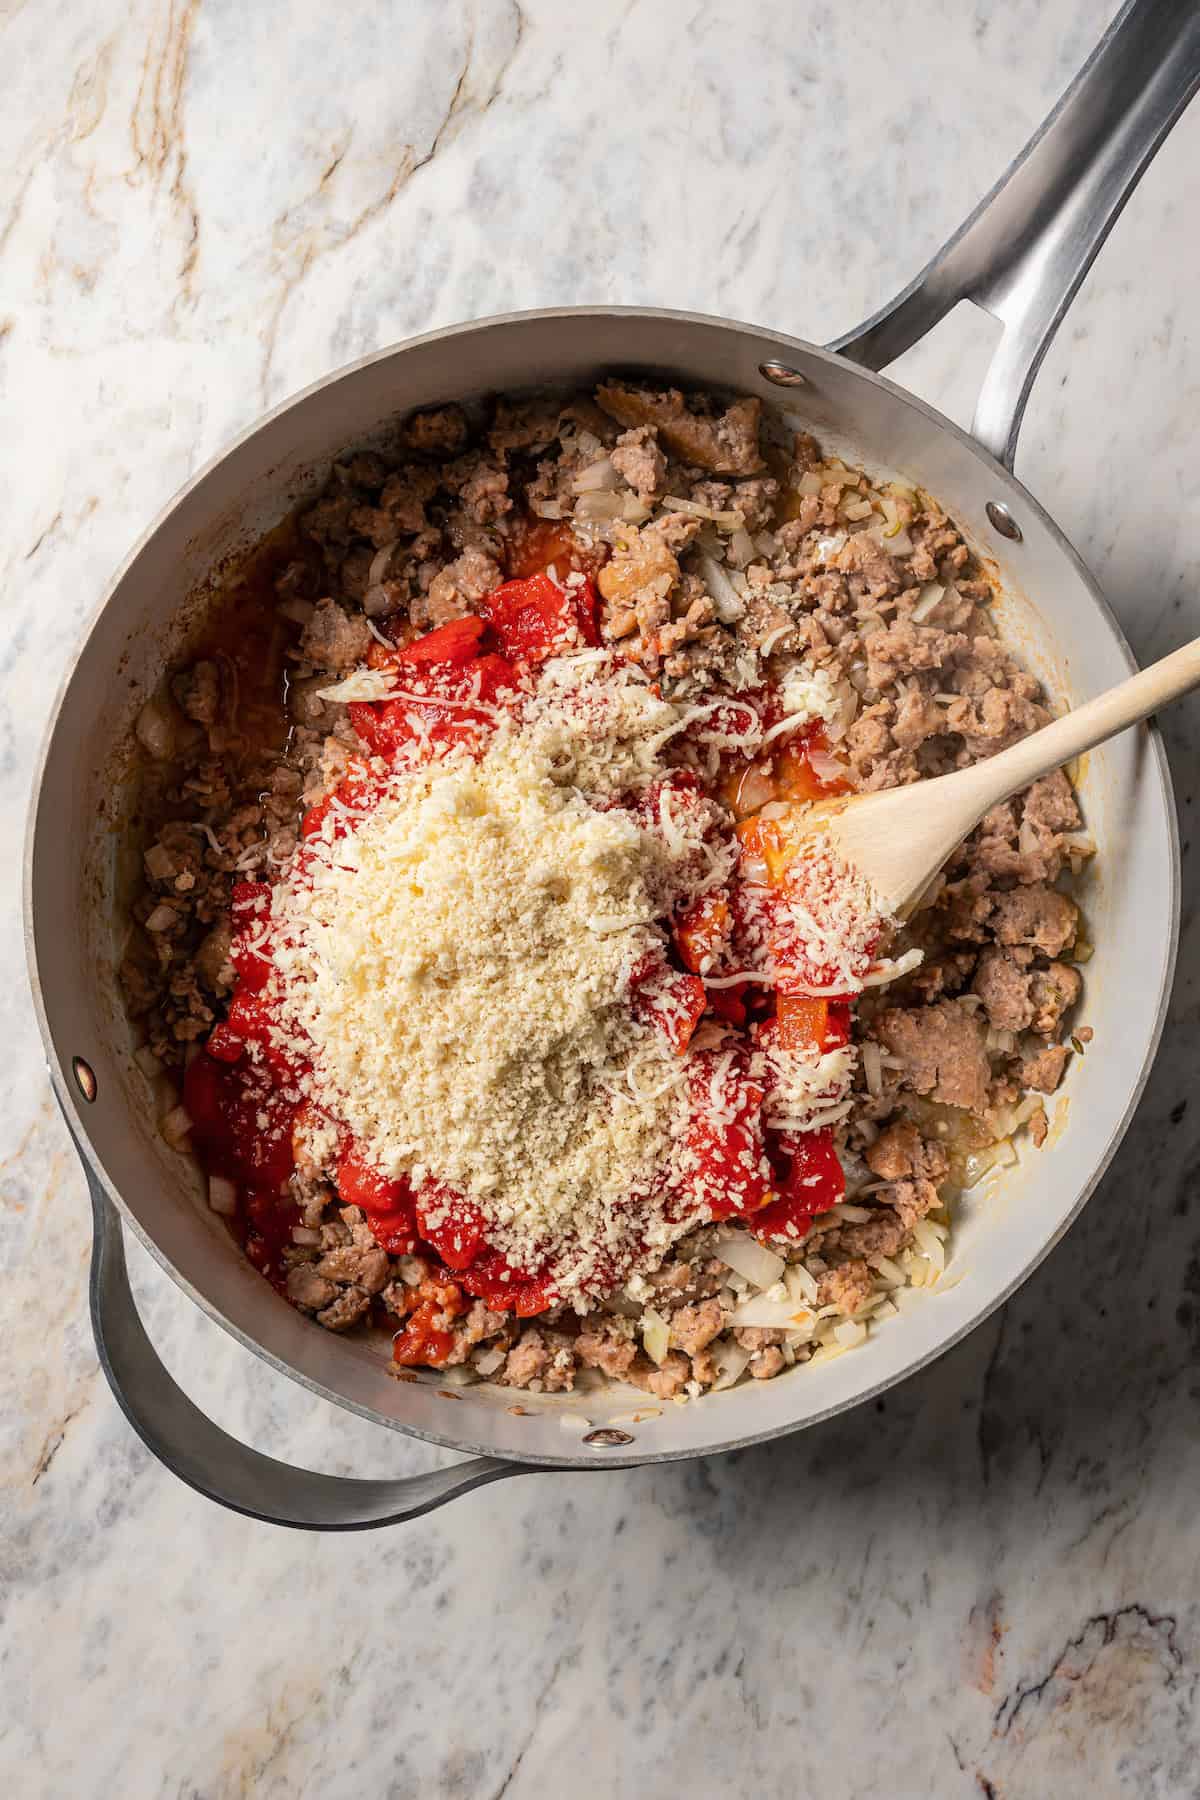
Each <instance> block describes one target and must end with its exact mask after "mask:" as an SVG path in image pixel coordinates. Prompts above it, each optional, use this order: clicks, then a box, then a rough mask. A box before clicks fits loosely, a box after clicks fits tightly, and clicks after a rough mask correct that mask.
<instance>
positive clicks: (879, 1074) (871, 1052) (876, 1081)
mask: <svg viewBox="0 0 1200 1800" xmlns="http://www.w3.org/2000/svg"><path fill="white" fill-rule="evenodd" d="M862 1066H863V1074H864V1075H865V1076H866V1078H867V1092H868V1093H869V1094H870V1095H871V1097H872V1099H875V1100H877V1099H878V1098H879V1096H880V1094H882V1092H883V1069H882V1067H881V1066H880V1062H879V1045H878V1044H873V1043H872V1042H871V1040H870V1038H864V1039H863V1043H862Z"/></svg>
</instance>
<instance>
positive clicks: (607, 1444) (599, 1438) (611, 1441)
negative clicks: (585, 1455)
mask: <svg viewBox="0 0 1200 1800" xmlns="http://www.w3.org/2000/svg"><path fill="white" fill-rule="evenodd" d="M583 1441H584V1443H585V1444H590V1445H591V1446H592V1448H593V1449H594V1450H616V1449H619V1448H620V1447H621V1445H622V1444H632V1442H633V1436H632V1434H631V1433H630V1432H628V1431H615V1430H614V1429H613V1427H612V1426H611V1425H609V1426H604V1427H602V1428H601V1429H600V1430H599V1431H589V1432H588V1434H587V1436H586V1437H585V1438H584V1440H583Z"/></svg>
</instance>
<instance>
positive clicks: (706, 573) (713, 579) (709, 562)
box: [696, 550, 746, 625]
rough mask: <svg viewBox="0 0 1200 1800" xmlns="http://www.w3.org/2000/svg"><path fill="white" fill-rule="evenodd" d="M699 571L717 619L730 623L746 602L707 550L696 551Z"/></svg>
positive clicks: (737, 617) (743, 610)
mask: <svg viewBox="0 0 1200 1800" xmlns="http://www.w3.org/2000/svg"><path fill="white" fill-rule="evenodd" d="M696 560H697V562H698V563H699V565H700V573H701V575H702V576H703V577H704V585H705V587H706V588H707V589H708V593H709V597H710V599H711V600H712V603H713V606H714V607H715V608H716V613H717V617H718V619H720V621H721V623H722V624H723V625H730V624H732V623H733V621H734V620H735V619H740V618H741V616H742V614H743V613H744V612H745V610H746V602H745V601H744V600H743V599H742V597H741V595H740V594H739V593H738V591H737V589H736V588H735V587H734V585H733V583H732V581H731V580H730V579H729V576H728V574H727V573H726V571H725V570H724V569H723V568H722V567H721V564H720V563H719V562H718V561H717V559H716V557H715V556H713V555H711V554H710V552H709V551H707V550H700V551H698V552H697V557H696Z"/></svg>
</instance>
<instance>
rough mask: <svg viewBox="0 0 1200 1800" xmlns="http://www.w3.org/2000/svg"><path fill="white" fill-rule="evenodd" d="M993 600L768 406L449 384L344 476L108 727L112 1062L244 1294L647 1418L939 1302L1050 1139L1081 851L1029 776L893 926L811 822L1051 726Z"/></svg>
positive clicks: (935, 531)
mask: <svg viewBox="0 0 1200 1800" xmlns="http://www.w3.org/2000/svg"><path fill="white" fill-rule="evenodd" d="M268 578H269V589H270V592H269V595H268V597H267V599H266V600H265V601H264V599H263V598H262V590H263V586H264V583H267V582H268ZM991 599H992V592H991V587H990V584H989V581H988V579H987V577H986V575H985V574H984V573H983V571H982V570H981V569H980V568H979V567H978V565H977V564H976V563H975V562H974V560H973V559H972V557H971V555H970V554H969V552H968V549H967V547H966V546H965V544H964V543H963V542H962V540H961V538H960V536H959V534H958V532H957V531H956V529H955V528H954V526H953V525H952V524H951V522H950V521H949V520H948V519H947V518H946V517H945V515H944V514H943V513H942V512H941V511H940V509H939V508H938V507H937V506H936V505H935V504H934V503H933V502H932V501H931V500H930V499H929V498H928V496H926V495H923V494H920V493H917V492H914V491H913V490H911V489H909V488H906V487H904V486H903V485H900V484H896V483H890V484H886V485H883V486H881V487H877V486H875V485H873V484H872V482H871V481H870V479H869V478H868V477H867V476H865V475H863V474H861V473H860V472H858V471H856V470H854V469H851V468H848V467H846V466H845V465H843V464H842V463H841V462H839V461H837V460H836V459H827V458H825V457H824V456H823V455H822V453H821V451H820V449H819V447H818V446H817V444H816V443H815V442H814V441H813V440H812V439H811V438H810V437H807V436H800V437H798V438H796V437H793V436H792V435H790V434H789V433H787V432H786V431H784V429H783V428H782V426H781V425H778V424H777V423H776V422H775V421H773V420H769V419H768V420H764V419H763V418H761V417H760V409H759V403H758V402H757V401H755V400H738V401H735V402H734V403H732V404H727V403H725V402H722V401H718V400H716V399H713V398H711V397H707V396H692V397H689V398H688V399H687V400H686V401H685V400H684V398H683V397H682V396H680V395H679V394H677V393H674V392H667V393H661V392H653V391H649V390H645V389H642V388H638V387H632V386H626V385H622V384H618V383H609V384H606V385H604V386H602V387H601V388H600V389H599V390H598V391H597V392H596V394H595V395H594V396H576V397H575V398H573V399H570V400H567V401H565V402H564V401H562V400H559V399H534V400H531V401H514V402H509V401H503V400H502V401H500V402H499V403H498V404H497V405H496V406H495V408H494V409H493V410H492V412H491V414H490V416H489V418H488V419H487V420H486V421H485V422H484V423H482V424H481V425H480V426H479V427H478V428H477V429H476V430H474V431H473V430H472V429H471V428H470V426H469V424H468V420H467V418H466V416H465V415H464V414H463V413H462V412H461V411H460V410H459V409H458V408H457V407H443V408H439V409H435V410H432V411H427V412H424V413H419V414H417V415H415V416H414V417H412V418H410V419H409V420H407V421H406V422H405V423H404V424H403V425H402V426H401V427H400V429H399V432H398V434H397V436H396V440H395V442H394V444H393V445H392V446H391V447H390V448H389V449H388V450H387V451H386V452H376V451H371V452H360V453H357V454H352V455H350V456H348V457H347V458H346V460H345V461H344V462H341V463H339V464H337V465H336V466H335V468H334V471H333V473H332V475H331V478H330V481H329V484H328V486H327V488H326V490H325V492H324V493H323V494H322V496H321V497H320V498H319V499H318V500H317V502H316V503H315V504H314V505H313V506H312V507H311V508H309V509H308V510H307V511H305V512H303V513H302V514H301V515H300V517H299V518H298V520H296V521H294V522H293V523H292V525H291V526H290V527H289V528H288V529H287V530H285V531H284V532H282V533H280V534H277V535H276V537H275V538H274V539H273V540H272V542H271V543H269V544H268V545H267V546H266V547H265V548H264V551H263V552H262V553H261V554H260V557H259V559H258V562H257V564H256V577H255V579H254V580H250V579H247V580H246V581H245V582H244V583H243V585H242V588H241V589H240V590H235V592H234V593H233V595H232V596H231V598H230V600H229V601H228V603H227V606H226V609H225V612H224V615H223V618H222V620H221V622H220V623H219V625H218V626H216V627H214V635H213V639H212V642H211V644H210V645H209V646H207V647H206V648H205V649H204V650H202V652H201V653H200V654H199V655H197V657H196V658H195V660H194V661H192V662H191V663H190V664H188V665H187V666H186V667H184V668H182V669H180V670H179V671H178V673H176V674H175V675H174V677H173V678H172V680H171V682H170V692H169V696H164V697H163V698H161V699H155V700H153V701H151V702H149V703H148V704H147V706H146V708H145V709H144V710H143V714H142V716H141V719H140V721H139V735H140V737H141V738H142V741H143V744H144V746H145V747H146V749H147V750H148V751H149V753H150V756H151V757H152V758H153V759H155V760H154V761H153V764H152V767H151V770H150V774H149V776H148V781H147V791H146V797H145V812H146V816H147V818H148V819H149V821H150V822H151V831H150V837H149V842H148V848H147V849H146V851H145V856H144V865H145V875H146V885H145V890H144V891H143V893H142V894H141V895H140V897H139V898H138V900H137V902H136V904H135V907H134V916H135V920H136V926H137V928H136V930H135V932H134V934H133V938H132V941H131V945H130V950H129V954H128V956H127V957H126V960H125V964H124V966H123V970H122V976H123V980H124V984H125V989H126V994H127V998H128V1002H129V1006H130V1010H131V1012H132V1013H133V1014H134V1015H135V1017H136V1018H137V1019H138V1020H139V1021H141V1023H142V1024H143V1026H144V1030H145V1036H146V1045H145V1047H144V1048H143V1050H142V1051H141V1052H140V1053H139V1057H140V1060H141V1061H142V1063H143V1065H144V1066H145V1067H146V1068H147V1070H150V1069H161V1068H164V1067H165V1068H166V1069H167V1070H168V1071H169V1072H170V1073H171V1074H172V1075H173V1076H174V1078H175V1079H176V1080H177V1082H179V1083H180V1084H181V1089H182V1097H181V1099H180V1100H179V1101H178V1103H177V1104H176V1105H174V1106H173V1107H172V1108H171V1109H170V1110H169V1111H168V1113H167V1115H166V1117H165V1119H164V1123H163V1129H164V1131H165V1132H166V1134H167V1136H168V1138H169V1139H170V1140H171V1141H173V1142H174V1143H176V1144H177V1145H178V1146H179V1147H181V1148H185V1149H191V1150H194V1151H195V1152H196V1154H197V1155H198V1156H199V1158H200V1160H201V1163H202V1164H203V1166H204V1168H205V1169H206V1171H207V1173H208V1179H209V1195H210V1202H211V1204H212V1205H213V1207H214V1208H215V1210H217V1211H218V1212H220V1213H223V1214H224V1215H225V1216H226V1217H227V1218H228V1220H229V1223H230V1226H231V1229H233V1230H234V1232H235V1233H236V1235H237V1236H238V1238H239V1240H240V1241H241V1242H242V1243H243V1244H244V1246H245V1249H246V1253H247V1255H248V1256H249V1257H250V1259H251V1260H252V1261H253V1262H254V1263H255V1264H256V1266H257V1267H259V1268H260V1269H261V1270H262V1272H263V1273H264V1274H265V1275H266V1276H267V1277H268V1279H270V1280H271V1281H272V1283H273V1284H274V1285H275V1286H276V1287H277V1288H278V1289H279V1291H280V1292H282V1293H284V1294H286V1295H287V1297H288V1298H289V1299H290V1300H291V1301H292V1302H293V1303H294V1304H295V1305H296V1306H298V1307H300V1308H301V1309H302V1310H304V1311H306V1312H308V1313H310V1314H312V1315H313V1316H314V1317H315V1318H316V1319H317V1320H318V1321H319V1323H320V1324H322V1325H324V1326H326V1327H327V1328H329V1329H331V1330H344V1329H348V1328H352V1327H359V1328H361V1327H366V1326H369V1325H372V1324H373V1325H376V1326H384V1327H386V1328H387V1329H388V1330H390V1331H391V1332H392V1333H393V1334H394V1351H393V1354H394V1359H395V1362H396V1364H397V1365H398V1366H399V1367H401V1368H408V1367H430V1368H437V1369H443V1370H447V1371H455V1370H457V1371H459V1374H458V1375H457V1376H451V1377H450V1378H452V1379H470V1378H472V1377H483V1378H489V1379H493V1380H497V1381H500V1382H503V1383H506V1384H508V1385H510V1386H512V1387H519V1388H529V1389H532V1390H534V1391H561V1390H566V1389H570V1388H571V1387H572V1386H573V1385H574V1384H575V1383H576V1382H577V1381H581V1382H582V1381H585V1380H587V1379H589V1378H591V1379H595V1376H591V1377H589V1376H588V1375H587V1374H586V1373H585V1372H587V1371H601V1372H602V1373H603V1374H605V1375H608V1376H612V1377H616V1378H619V1379H622V1380H626V1381H630V1382H633V1383H634V1384H636V1385H637V1386H639V1387H642V1388H644V1389H647V1390H648V1391H650V1392H651V1393H653V1394H656V1395H659V1396H662V1397H669V1398H681V1397H684V1396H687V1395H693V1396H695V1395H698V1394H700V1393H702V1392H703V1391H704V1390H705V1389H708V1388H710V1387H725V1386H729V1385H732V1384H733V1383H734V1382H736V1381H738V1380H739V1379H742V1378H743V1377H744V1376H752V1377H757V1378H760V1379H761V1378H766V1377H769V1376H773V1375H775V1374H777V1373H779V1372H780V1371H781V1370H782V1369H784V1368H786V1367H788V1366H790V1365H792V1364H794V1363H796V1362H808V1361H816V1360H822V1359H827V1358H829V1357H832V1356H835V1355H838V1354H841V1353H842V1352H843V1351H844V1350H845V1349H847V1348H850V1347H852V1346H853V1345H855V1344H856V1343H859V1342H861V1341H862V1340H863V1338H864V1337H865V1336H866V1335H867V1333H868V1331H869V1329H870V1328H871V1327H872V1325H873V1324H874V1323H876V1322H878V1321H880V1320H882V1319H884V1318H886V1317H888V1316H890V1315H891V1314H893V1313H894V1312H895V1311H896V1310H897V1302H898V1299H901V1301H902V1297H903V1295H904V1294H905V1293H906V1291H907V1290H908V1289H909V1288H911V1287H920V1286H927V1285H929V1284H930V1283H932V1282H934V1281H936V1279H937V1278H938V1276H939V1274H940V1272H941V1270H942V1268H943V1266H944V1260H945V1245H946V1239H947V1236H948V1232H949V1226H950V1209H951V1207H952V1203H953V1199H954V1196H955V1194H956V1192H957V1191H958V1190H959V1189H960V1188H961V1187H963V1186H965V1185H968V1184H969V1183H970V1182H971V1181H973V1180H974V1179H976V1178H977V1177H978V1175H979V1174H980V1173H982V1171H983V1170H984V1169H986V1168H987V1167H988V1166H990V1165H991V1164H992V1163H993V1162H995V1161H1000V1162H1006V1161H1015V1160H1016V1152H1015V1150H1014V1149H1013V1147H1012V1140H1013V1137H1014V1135H1015V1134H1016V1133H1017V1132H1018V1131H1020V1130H1021V1129H1022V1128H1023V1127H1027V1128H1028V1131H1029V1133H1030V1135H1031V1137H1032V1140H1033V1142H1034V1143H1035V1144H1036V1143H1040V1142H1041V1141H1042V1140H1043V1138H1044V1136H1045V1133H1046V1129H1047V1121H1046V1116H1045V1111H1044V1106H1043V1102H1042V1098H1041V1096H1042V1095H1043V1094H1046V1093H1050V1092H1053V1091H1054V1089H1055V1088H1056V1087H1057V1086H1058V1083H1059V1081H1060V1080H1061V1078H1062V1074H1063V1070H1064V1067H1065V1064H1066V1062H1067V1060H1068V1057H1069V1055H1070V1048H1069V1045H1070V1042H1071V1040H1069V1039H1068V1038H1066V1037H1065V1035H1064V1034H1065V1021H1066V1019H1067V1017H1068V1015H1069V1014H1070V1012H1071V1009H1072V1008H1073V1007H1074V1005H1075V1003H1076V1001H1077V1000H1078V997H1079V993H1080V985H1081V982H1080V976H1079V973H1078V969H1077V967H1076V964H1077V963H1078V962H1081V961H1083V960H1084V959H1085V958H1086V955H1087V954H1088V950H1087V945H1086V943H1085V942H1083V940H1082V937H1081V933H1080V925H1079V912H1078V908H1077V906H1076V904H1075V902H1074V900H1073V899H1072V898H1071V897H1070V895H1069V893H1067V892H1065V891H1064V884H1065V882H1066V880H1067V878H1068V877H1069V875H1070V874H1071V873H1072V872H1077V871H1078V869H1079V867H1080V865H1081V863H1082V861H1083V859H1084V858H1085V857H1086V856H1087V855H1088V854H1089V853H1090V849H1091V846H1090V843H1089V841H1088V840H1087V838H1086V837H1085V836H1084V835H1083V833H1082V830H1081V820H1080V817H1079V812H1078V809H1077V806H1076V803H1075V799H1074V795H1073V793H1072V790H1071V787H1070V785H1069V783H1068V781H1067V779H1066V778H1065V777H1064V776H1062V775H1054V776H1051V777H1048V778H1047V779H1045V780H1043V781H1039V782H1038V783H1036V784H1035V786H1034V787H1033V788H1031V789H1030V790H1029V792H1028V793H1027V794H1026V795H1024V796H1023V797H1022V798H1021V799H1019V800H1017V801H1015V802H1012V803H1009V804H1007V805H1005V806H1002V807H998V808H996V809H995V810H994V811H993V812H992V813H991V814H989V815H988V817H987V818H986V819H985V820H984V822H983V824H982V825H981V826H980V828H979V829H978V831H977V832H975V833H974V834H973V836H972V838H971V839H970V840H969V841H968V843H967V844H966V845H964V846H963V848H962V849H961V850H960V851H959V852H958V853H957V855H956V856H955V857H954V858H953V859H952V861H951V863H950V864H949V866H948V867H947V869H946V871H945V873H944V875H943V877H942V878H941V880H940V881H939V882H938V883H937V884H936V885H935V887H934V889H933V890H931V891H930V893H929V894H927V895H926V896H925V899H924V902H923V905H922V908H921V910H920V911H919V912H918V914H917V915H916V917H915V918H914V919H913V920H911V921H910V922H909V923H908V924H907V925H906V926H904V927H903V928H900V927H898V926H897V925H896V924H895V922H894V921H892V920H889V919H887V918H885V917H884V916H882V913H881V910H880V909H879V907H878V905H877V904H876V902H875V900H874V897H873V896H872V894H871V893H870V892H869V891H868V889H867V888H866V887H865V885H864V884H862V883H861V882H858V881H855V880H853V879H852V878H850V876H849V875H848V873H847V871H846V870H845V869H843V868H840V867H838V866H836V865H835V864H833V863H832V862H829V861H827V860H824V861H823V860H822V859H820V858H819V857H817V856H815V855H814V854H812V853H811V851H810V850H806V848H805V843H804V829H803V827H804V819H805V813H806V809H807V808H808V807H810V806H811V805H812V804H813V803H814V802H817V801H821V800H823V799H826V798H828V797H830V796H833V795H837V794H839V793H846V792H849V791H851V790H852V789H871V788H878V787H881V786H890V785H893V784H895V783H897V782H908V781H914V780H918V779H921V778H922V777H924V776H928V775H934V774H941V773H944V772H946V771H947V770H950V769H953V768H955V767H958V766H961V765H963V764H964V763H967V762H970V761H972V760H974V759H975V758H977V757H979V756H983V755H987V754H989V753H990V752H991V751H994V750H996V749H998V748H1000V747H1002V746H1003V745H1005V744H1007V743H1010V742H1012V741H1013V740H1014V739H1015V738H1017V737H1019V736H1021V735H1023V734H1024V733H1026V732H1027V731H1029V730H1031V729H1033V728H1035V727H1036V726H1037V725H1039V724H1041V723H1043V722H1045V720H1046V719H1047V718H1048V716H1049V714H1048V712H1047V710H1046V707H1045V704H1044V701H1043V698H1042V696H1041V693H1040V690H1039V688H1038V685H1037V683H1036V682H1035V681H1034V680H1033V679H1032V677H1030V676H1029V675H1028V674H1027V673H1025V672H1024V671H1023V670H1022V669H1021V668H1020V666H1019V665H1018V664H1017V662H1016V661H1015V660H1014V659H1013V658H1012V657H1011V656H1010V655H1009V654H1008V653H1007V652H1006V651H1005V649H1004V648H1003V646H1002V645H1001V643H1000V642H999V641H998V639H997V636H996V634H995V630H994V627H993V625H992V623H991V619H990V615H989V611H988V608H989V604H990V602H991ZM1085 1036H1086V1033H1085V1032H1083V1031H1081V1032H1080V1033H1078V1034H1077V1036H1076V1038H1075V1040H1074V1042H1075V1044H1076V1045H1077V1047H1081V1046H1082V1042H1083V1040H1084V1038H1085Z"/></svg>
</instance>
